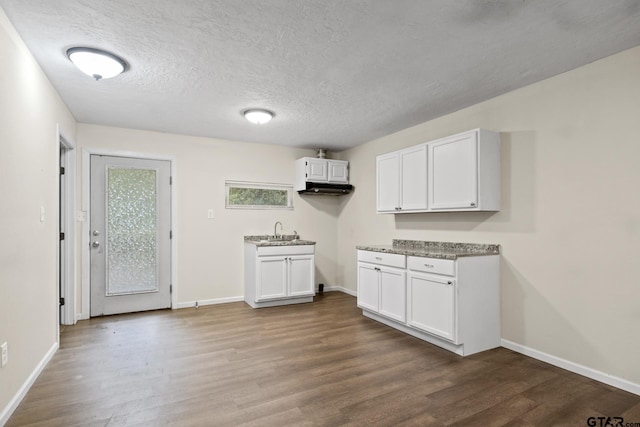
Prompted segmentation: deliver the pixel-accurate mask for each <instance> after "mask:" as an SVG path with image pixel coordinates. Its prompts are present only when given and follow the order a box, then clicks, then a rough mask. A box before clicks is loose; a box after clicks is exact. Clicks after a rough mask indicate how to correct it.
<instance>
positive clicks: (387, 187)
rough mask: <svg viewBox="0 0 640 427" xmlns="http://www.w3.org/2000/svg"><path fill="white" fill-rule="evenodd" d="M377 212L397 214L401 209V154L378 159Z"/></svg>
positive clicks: (383, 156) (391, 154)
mask: <svg viewBox="0 0 640 427" xmlns="http://www.w3.org/2000/svg"><path fill="white" fill-rule="evenodd" d="M376 180H377V182H376V190H377V197H376V199H377V211H378V212H397V211H398V209H399V208H400V154H399V153H397V152H396V153H389V154H385V155H382V156H378V157H377V158H376Z"/></svg>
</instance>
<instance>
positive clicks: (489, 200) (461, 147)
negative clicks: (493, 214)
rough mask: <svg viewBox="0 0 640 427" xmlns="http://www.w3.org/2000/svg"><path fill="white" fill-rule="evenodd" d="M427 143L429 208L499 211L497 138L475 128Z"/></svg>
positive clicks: (493, 133)
mask: <svg viewBox="0 0 640 427" xmlns="http://www.w3.org/2000/svg"><path fill="white" fill-rule="evenodd" d="M428 146H429V168H428V169H429V208H430V209H432V210H482V211H497V210H500V137H499V135H498V134H497V133H495V132H489V131H485V130H474V131H470V132H465V133H461V134H459V135H455V136H452V137H448V138H444V139H441V140H438V141H434V142H431V143H429V144H428Z"/></svg>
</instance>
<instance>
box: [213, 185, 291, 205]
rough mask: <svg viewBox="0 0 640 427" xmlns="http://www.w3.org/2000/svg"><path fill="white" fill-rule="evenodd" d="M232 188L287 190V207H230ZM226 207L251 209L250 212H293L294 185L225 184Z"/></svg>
mask: <svg viewBox="0 0 640 427" xmlns="http://www.w3.org/2000/svg"><path fill="white" fill-rule="evenodd" d="M231 188H252V189H256V190H286V191H287V206H277V205H230V204H229V189H231ZM224 205H225V209H249V210H256V209H257V210H293V185H290V184H275V183H268V182H252V181H227V180H225V182H224Z"/></svg>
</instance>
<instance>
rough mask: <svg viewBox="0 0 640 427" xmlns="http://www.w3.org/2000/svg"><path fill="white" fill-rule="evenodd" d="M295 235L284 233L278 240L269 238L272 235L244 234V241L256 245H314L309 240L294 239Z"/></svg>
mask: <svg viewBox="0 0 640 427" xmlns="http://www.w3.org/2000/svg"><path fill="white" fill-rule="evenodd" d="M295 237H296V236H294V235H293V234H286V235H283V236H282V237H281V239H278V240H269V239H273V236H269V235H263V236H244V242H245V243H251V244H252V245H256V246H299V245H315V244H316V242H312V241H311V240H301V239H296V238H295Z"/></svg>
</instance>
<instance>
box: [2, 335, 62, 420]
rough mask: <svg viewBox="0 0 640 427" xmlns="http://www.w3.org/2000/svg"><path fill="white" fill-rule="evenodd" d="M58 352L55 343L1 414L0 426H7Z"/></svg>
mask: <svg viewBox="0 0 640 427" xmlns="http://www.w3.org/2000/svg"><path fill="white" fill-rule="evenodd" d="M56 351H58V343H57V342H56V343H54V344H53V346H51V348H50V349H49V351H48V352H47V354H45V355H44V357H43V358H42V360H41V361H40V363H38V366H36V368H35V369H34V370H33V372H31V375H29V377H28V378H27V380H26V381H25V382H24V384H22V387H20V390H18V392H17V393H16V394H15V396H13V399H11V400H10V401H9V403H8V404H7V406H6V407H5V408H4V409H3V410H2V412H0V426H3V425H5V424H6V423H7V421H9V417H11V414H13V411H15V410H16V408H17V407H18V405H19V404H20V402H22V399H24V397H25V396H26V395H27V392H28V391H29V389H30V388H31V386H32V385H33V383H34V382H36V380H37V379H38V376H40V373H42V371H43V370H44V368H45V367H46V366H47V364H48V363H49V361H50V360H51V358H52V357H53V355H54V354H56Z"/></svg>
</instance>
